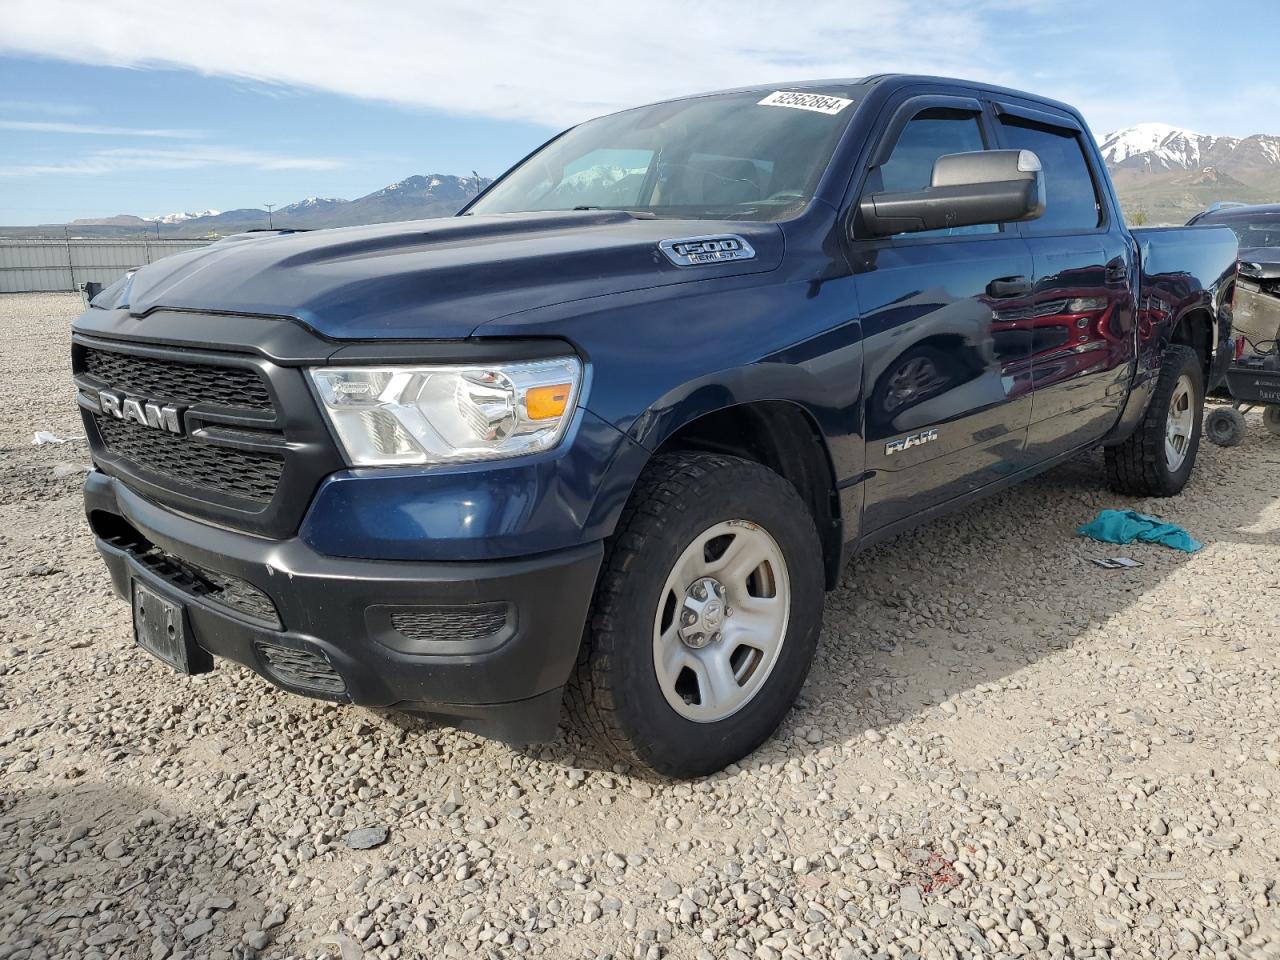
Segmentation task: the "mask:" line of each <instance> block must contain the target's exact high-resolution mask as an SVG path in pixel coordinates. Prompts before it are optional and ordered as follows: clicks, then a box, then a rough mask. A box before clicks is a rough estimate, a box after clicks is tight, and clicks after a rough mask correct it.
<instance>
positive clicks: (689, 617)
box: [684, 610, 698, 627]
mask: <svg viewBox="0 0 1280 960" xmlns="http://www.w3.org/2000/svg"><path fill="white" fill-rule="evenodd" d="M697 622H698V615H697V614H696V613H694V612H693V611H692V610H690V611H688V612H687V613H686V614H685V615H684V623H685V626H686V627H691V626H693V625H694V624H695V623H697Z"/></svg>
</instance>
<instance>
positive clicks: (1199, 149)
mask: <svg viewBox="0 0 1280 960" xmlns="http://www.w3.org/2000/svg"><path fill="white" fill-rule="evenodd" d="M1100 149H1101V150H1102V157H1103V159H1104V160H1106V162H1107V165H1108V166H1110V167H1113V168H1118V169H1125V170H1141V171H1144V172H1147V173H1165V172H1168V171H1171V170H1198V169H1200V168H1202V167H1208V166H1213V167H1217V168H1218V169H1220V170H1222V171H1224V172H1226V173H1228V174H1231V175H1234V174H1235V172H1236V168H1240V167H1244V166H1247V167H1258V166H1263V167H1266V166H1276V165H1280V136H1272V135H1268V134H1261V133H1258V134H1254V135H1253V136H1250V137H1243V138H1241V137H1220V136H1215V135H1213V134H1206V133H1196V132H1195V131H1194V130H1186V129H1183V128H1182V127H1173V126H1170V125H1169V124H1167V123H1139V124H1137V125H1136V126H1132V127H1126V128H1125V129H1123V130H1117V131H1115V132H1114V133H1111V134H1108V135H1107V136H1106V137H1105V138H1104V139H1103V141H1102V143H1101V144H1100Z"/></svg>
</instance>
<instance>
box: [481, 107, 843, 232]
mask: <svg viewBox="0 0 1280 960" xmlns="http://www.w3.org/2000/svg"><path fill="white" fill-rule="evenodd" d="M859 90H860V88H859V87H857V86H853V85H836V86H833V87H831V88H829V89H828V88H825V87H824V88H823V89H822V90H821V91H814V92H807V91H806V92H792V93H787V92H774V93H771V92H769V91H767V90H766V91H760V90H757V91H753V92H751V93H731V94H719V95H715V96H709V97H698V98H695V99H691V100H676V101H673V102H671V103H659V104H654V105H652V106H648V107H639V108H637V109H635V110H627V111H624V112H623V113H616V114H613V115H611V116H607V117H601V118H600V119H598V120H590V121H588V122H587V123H584V124H582V125H581V126H577V127H574V128H573V129H572V130H570V131H568V132H567V133H565V134H564V135H563V136H561V137H559V138H558V139H557V140H555V141H553V142H552V143H549V144H547V146H545V147H543V148H542V149H541V150H539V151H538V152H537V153H535V154H534V155H533V156H531V157H529V158H528V159H527V160H525V161H524V162H523V163H522V164H520V165H519V166H518V167H516V168H515V169H514V170H512V172H511V173H510V174H508V175H507V176H506V178H504V179H503V180H502V181H500V182H499V183H498V184H497V185H495V186H494V187H493V188H492V189H491V190H490V191H489V192H488V193H487V194H485V195H484V196H483V197H481V198H480V199H479V200H478V201H476V203H475V204H474V205H472V207H471V208H470V209H469V210H468V211H467V213H469V214H471V213H476V214H485V213H527V212H531V211H535V210H584V209H585V210H593V209H607V210H628V211H635V212H646V213H650V214H652V215H654V216H658V217H672V218H692V219H730V220H781V219H784V218H786V217H789V216H792V215H794V214H795V213H798V212H799V211H800V210H801V209H803V208H804V207H805V206H806V205H807V204H808V202H809V200H810V199H811V198H812V197H813V191H814V189H816V187H817V185H818V180H819V179H820V178H821V176H822V173H823V171H824V170H825V169H826V167H827V163H828V162H829V161H830V160H831V154H832V151H834V150H835V146H836V142H837V141H838V140H839V138H840V134H841V133H842V132H843V131H844V129H845V127H846V126H847V125H848V122H849V118H850V117H851V116H852V115H853V112H854V101H855V100H856V99H857V95H858V92H859Z"/></svg>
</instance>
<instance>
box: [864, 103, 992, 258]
mask: <svg viewBox="0 0 1280 960" xmlns="http://www.w3.org/2000/svg"><path fill="white" fill-rule="evenodd" d="M985 149H986V144H985V143H984V142H983V139H982V127H981V126H980V125H979V123H978V116H977V114H973V113H967V112H965V111H963V110H948V109H945V108H932V109H929V110H922V111H921V112H920V113H917V114H916V115H915V116H914V117H912V118H911V119H910V120H909V121H908V122H907V125H906V126H905V127H903V128H902V132H901V133H900V134H899V135H898V141H897V143H895V144H894V145H893V152H892V153H891V154H890V155H889V159H888V160H886V161H885V162H884V163H883V164H881V166H880V167H879V168H877V169H876V170H874V171H872V174H871V177H870V179H869V180H868V182H867V191H868V192H869V193H881V192H884V193H909V192H913V191H916V190H923V189H925V187H927V186H929V184H930V183H932V182H933V164H934V161H935V160H937V159H938V158H939V157H942V156H946V155H947V154H949V153H973V152H975V151H978V150H985ZM999 230H1000V228H999V227H998V226H997V225H996V224H993V223H989V224H979V225H977V226H971V227H954V228H951V229H947V230H923V231H920V232H918V233H912V234H903V236H911V237H947V236H958V235H962V234H971V233H997V232H999Z"/></svg>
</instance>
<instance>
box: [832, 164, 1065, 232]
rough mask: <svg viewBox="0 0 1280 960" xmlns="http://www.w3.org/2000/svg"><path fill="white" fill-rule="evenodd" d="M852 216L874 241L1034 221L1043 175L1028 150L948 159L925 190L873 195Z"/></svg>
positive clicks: (1041, 208) (1041, 195)
mask: <svg viewBox="0 0 1280 960" xmlns="http://www.w3.org/2000/svg"><path fill="white" fill-rule="evenodd" d="M858 211H859V213H860V214H861V215H862V222H863V223H864V224H865V225H866V227H867V229H868V230H869V231H870V232H871V234H872V235H873V236H877V237H886V236H889V235H891V234H895V233H915V232H917V231H920V230H940V229H945V228H947V227H970V226H974V225H976V224H981V223H1012V222H1014V221H1018V220H1034V219H1035V218H1036V217H1038V216H1040V214H1042V213H1044V170H1043V169H1042V168H1041V166H1040V158H1039V157H1037V156H1036V155H1035V154H1034V153H1032V152H1031V151H1030V150H981V151H977V152H974V153H951V154H948V155H946V156H944V157H939V158H938V159H937V160H936V161H934V164H933V178H932V182H931V183H930V185H929V186H928V187H926V188H925V189H923V190H917V191H913V192H911V193H873V194H872V195H871V196H869V197H865V198H863V200H862V201H861V203H859V205H858Z"/></svg>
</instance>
